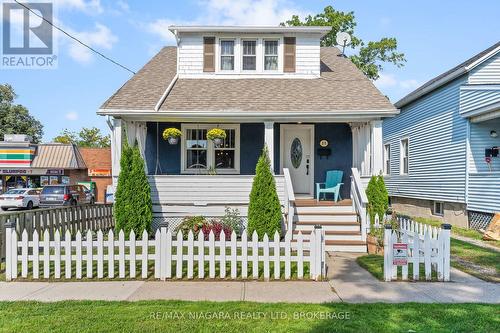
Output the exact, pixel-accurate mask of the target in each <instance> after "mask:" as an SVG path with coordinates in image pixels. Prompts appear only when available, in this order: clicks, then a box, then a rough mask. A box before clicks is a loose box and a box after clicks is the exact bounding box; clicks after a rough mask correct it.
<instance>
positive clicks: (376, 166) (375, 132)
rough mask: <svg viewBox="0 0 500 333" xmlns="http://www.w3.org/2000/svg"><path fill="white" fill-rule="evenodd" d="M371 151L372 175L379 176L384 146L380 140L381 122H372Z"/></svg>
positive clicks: (381, 139)
mask: <svg viewBox="0 0 500 333" xmlns="http://www.w3.org/2000/svg"><path fill="white" fill-rule="evenodd" d="M370 124H371V128H372V131H371V132H372V137H371V146H372V147H371V148H372V149H371V151H372V158H371V160H372V161H371V162H372V163H371V164H372V175H379V174H380V173H381V172H382V170H383V165H384V153H383V151H384V144H383V138H382V120H372V121H371V122H370Z"/></svg>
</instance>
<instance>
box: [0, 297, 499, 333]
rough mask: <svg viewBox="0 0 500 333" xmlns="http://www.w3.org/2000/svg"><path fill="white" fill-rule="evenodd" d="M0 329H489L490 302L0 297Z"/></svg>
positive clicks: (493, 309)
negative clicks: (4, 299) (45, 299)
mask: <svg viewBox="0 0 500 333" xmlns="http://www.w3.org/2000/svg"><path fill="white" fill-rule="evenodd" d="M0 312H1V313H2V316H0V331H2V332H36V333H43V332H141V333H142V332H176V333H181V332H494V331H496V330H497V329H498V327H499V326H500V319H499V316H498V312H499V306H498V305H486V304H447V305H446V306H443V305H442V304H420V303H403V304H382V303H376V304H345V303H325V304H300V303H293V304H287V303H277V304H270V303H251V302H184V301H143V302H103V301H83V302H82V301H77V302H75V301H66V302H57V303H38V302H3V303H0Z"/></svg>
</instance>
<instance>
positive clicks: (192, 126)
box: [180, 123, 240, 175]
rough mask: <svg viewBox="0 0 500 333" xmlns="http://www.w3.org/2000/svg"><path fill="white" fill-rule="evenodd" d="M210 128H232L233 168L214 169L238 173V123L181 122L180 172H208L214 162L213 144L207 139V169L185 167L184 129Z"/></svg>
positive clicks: (220, 172) (218, 171)
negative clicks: (233, 131)
mask: <svg viewBox="0 0 500 333" xmlns="http://www.w3.org/2000/svg"><path fill="white" fill-rule="evenodd" d="M212 128H222V129H225V130H228V129H234V130H235V138H234V141H235V142H234V148H235V149H234V169H216V171H217V174H219V175H222V174H240V125H239V124H195V123H183V124H181V131H182V136H181V140H180V144H181V174H199V173H200V172H201V173H203V172H206V173H208V170H209V169H210V168H211V167H212V166H213V165H214V164H215V149H216V148H215V146H214V143H213V142H212V141H211V140H207V141H208V142H207V169H196V170H194V169H187V166H186V163H187V161H186V155H187V147H186V141H185V138H186V131H187V130H188V129H206V130H210V129H212Z"/></svg>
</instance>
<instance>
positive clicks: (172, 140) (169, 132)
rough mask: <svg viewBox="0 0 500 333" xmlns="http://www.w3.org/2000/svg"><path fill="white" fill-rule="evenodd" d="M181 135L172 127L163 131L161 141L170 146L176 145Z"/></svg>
mask: <svg viewBox="0 0 500 333" xmlns="http://www.w3.org/2000/svg"><path fill="white" fill-rule="evenodd" d="M181 135H182V132H181V131H180V130H178V129H177V128H174V127H170V128H167V129H165V130H164V131H163V139H164V140H167V141H168V143H169V144H171V145H176V144H177V143H178V142H179V138H180V137H181Z"/></svg>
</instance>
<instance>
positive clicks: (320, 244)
mask: <svg viewBox="0 0 500 333" xmlns="http://www.w3.org/2000/svg"><path fill="white" fill-rule="evenodd" d="M314 234H315V237H314V241H315V242H316V244H315V246H314V249H315V250H316V254H315V256H314V259H315V262H316V268H315V274H316V276H315V277H314V279H315V280H316V281H319V280H320V279H321V277H322V276H324V275H325V272H324V264H323V263H324V252H325V248H324V237H323V229H322V227H321V225H315V226H314Z"/></svg>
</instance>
